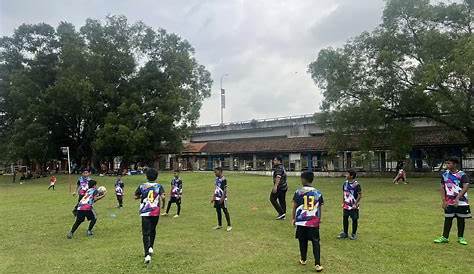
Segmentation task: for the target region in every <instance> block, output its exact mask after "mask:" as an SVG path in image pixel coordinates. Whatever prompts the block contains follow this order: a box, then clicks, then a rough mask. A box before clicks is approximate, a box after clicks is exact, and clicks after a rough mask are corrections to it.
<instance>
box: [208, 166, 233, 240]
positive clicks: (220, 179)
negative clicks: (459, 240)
mask: <svg viewBox="0 0 474 274" xmlns="http://www.w3.org/2000/svg"><path fill="white" fill-rule="evenodd" d="M214 174H215V175H216V182H215V189H214V194H212V198H211V203H214V207H215V208H216V212H217V226H215V227H214V229H215V230H217V229H221V228H222V211H224V215H225V219H226V221H227V232H229V231H231V230H232V226H231V224H230V215H229V210H227V179H226V178H225V177H224V172H223V170H222V167H216V168H215V169H214Z"/></svg>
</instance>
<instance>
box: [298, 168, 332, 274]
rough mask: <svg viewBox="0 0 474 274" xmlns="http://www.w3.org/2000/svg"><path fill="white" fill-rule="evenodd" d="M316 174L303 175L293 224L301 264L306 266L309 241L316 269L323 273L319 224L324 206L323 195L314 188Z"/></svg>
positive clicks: (305, 173)
mask: <svg viewBox="0 0 474 274" xmlns="http://www.w3.org/2000/svg"><path fill="white" fill-rule="evenodd" d="M313 180H314V173H313V172H311V171H305V172H303V173H301V183H302V185H303V187H302V188H300V189H298V190H296V192H295V195H294V196H293V210H292V224H293V225H295V226H296V235H295V237H296V239H298V241H299V246H300V255H301V259H300V264H302V265H306V259H307V257H306V256H307V253H308V241H310V242H311V243H312V245H313V255H314V263H315V269H316V271H317V272H321V271H323V267H322V266H321V253H320V245H319V239H320V237H319V222H320V220H321V208H322V205H323V204H324V200H323V195H322V194H321V192H319V190H317V189H316V188H314V187H313Z"/></svg>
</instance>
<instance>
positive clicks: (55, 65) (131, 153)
mask: <svg viewBox="0 0 474 274" xmlns="http://www.w3.org/2000/svg"><path fill="white" fill-rule="evenodd" d="M211 84H212V80H211V77H210V73H209V72H208V71H207V70H206V69H205V67H204V66H202V65H200V64H199V63H198V62H197V61H196V59H195V57H194V49H193V48H192V46H191V45H190V44H189V43H188V42H187V41H186V40H183V39H182V38H180V37H179V36H178V35H176V34H172V33H167V32H166V31H165V30H163V29H158V30H155V29H152V28H150V27H148V26H146V25H144V24H143V23H142V22H138V23H134V24H130V23H129V22H127V19H126V18H125V17H124V16H109V17H107V18H106V19H105V20H104V21H99V20H93V19H88V20H87V21H86V22H85V25H84V26H82V27H81V28H80V29H79V30H76V28H75V27H74V26H73V25H72V24H70V23H66V22H62V23H60V24H59V25H58V26H57V28H53V27H52V26H50V25H47V24H36V25H27V24H24V25H21V26H19V27H18V28H17V29H16V30H15V31H14V33H13V35H11V36H5V37H2V38H0V151H1V152H2V153H0V154H1V155H0V157H2V158H3V159H4V160H8V161H15V160H20V159H21V160H24V161H26V162H37V163H45V162H47V161H48V160H50V159H58V158H59V157H61V155H60V153H61V151H60V147H62V146H69V147H70V148H71V153H72V157H73V159H74V160H75V161H76V163H79V164H80V163H81V162H82V161H84V160H91V159H92V160H97V161H98V160H111V158H112V157H114V156H122V158H123V160H124V162H128V161H139V160H142V161H143V160H145V161H146V160H151V159H154V157H156V155H157V153H159V152H163V151H176V150H179V148H180V146H181V145H182V140H183V138H185V137H186V136H187V135H188V134H189V132H190V129H192V128H193V127H194V126H195V125H196V121H197V120H198V118H199V110H200V108H201V105H202V101H203V100H204V99H205V98H206V97H208V96H210V89H211Z"/></svg>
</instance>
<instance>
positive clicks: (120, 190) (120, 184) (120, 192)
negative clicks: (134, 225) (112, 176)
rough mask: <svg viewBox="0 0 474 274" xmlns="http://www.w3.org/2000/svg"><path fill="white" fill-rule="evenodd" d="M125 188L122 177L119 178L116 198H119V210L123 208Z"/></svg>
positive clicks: (116, 184) (116, 185)
mask: <svg viewBox="0 0 474 274" xmlns="http://www.w3.org/2000/svg"><path fill="white" fill-rule="evenodd" d="M124 188H125V184H124V183H123V181H122V176H118V177H117V180H116V181H115V196H116V197H117V202H118V206H117V207H118V208H122V207H123V190H124Z"/></svg>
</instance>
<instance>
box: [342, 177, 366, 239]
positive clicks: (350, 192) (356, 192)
mask: <svg viewBox="0 0 474 274" xmlns="http://www.w3.org/2000/svg"><path fill="white" fill-rule="evenodd" d="M356 177H357V173H356V172H355V171H354V170H349V171H348V172H347V174H346V181H345V182H344V185H343V186H342V208H343V213H342V228H343V230H342V232H341V233H340V234H339V236H337V237H338V238H339V239H346V238H347V237H349V232H348V231H349V217H350V218H351V219H352V234H351V236H350V237H349V239H351V240H357V225H358V220H359V204H360V200H361V199H362V187H361V186H360V184H359V182H358V181H357V180H356Z"/></svg>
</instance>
